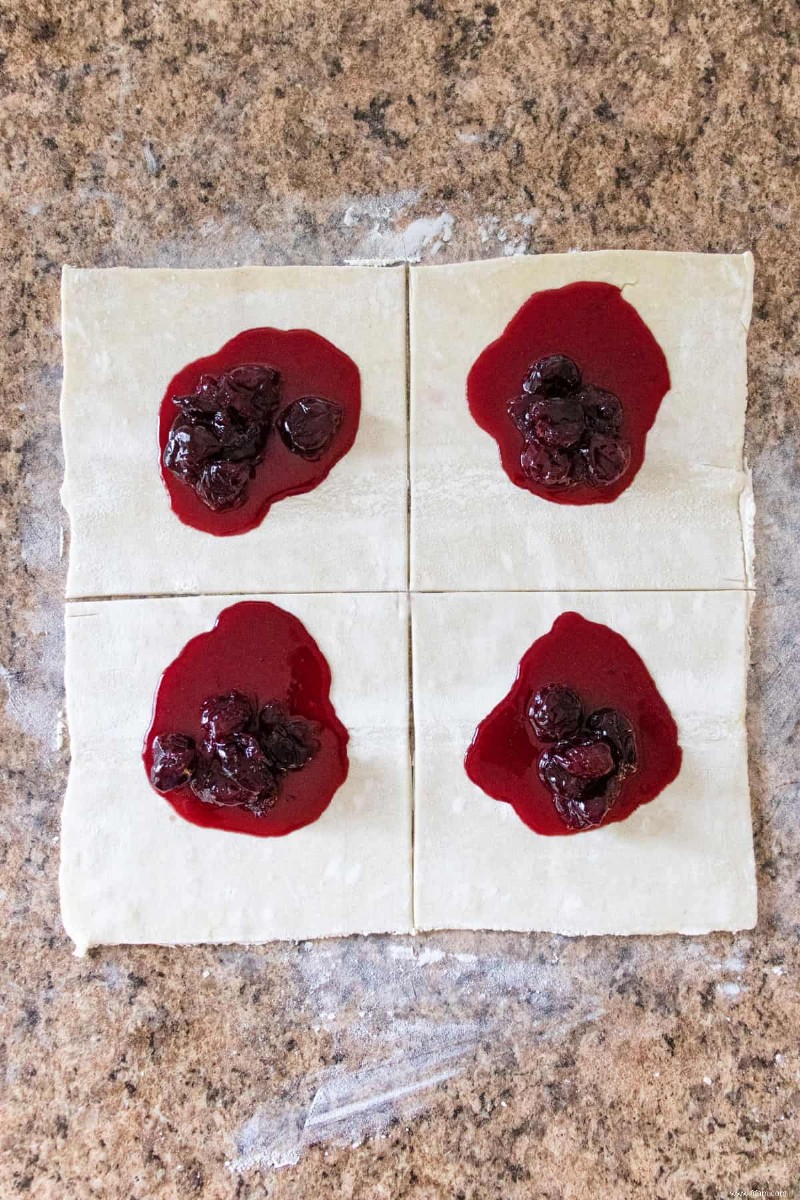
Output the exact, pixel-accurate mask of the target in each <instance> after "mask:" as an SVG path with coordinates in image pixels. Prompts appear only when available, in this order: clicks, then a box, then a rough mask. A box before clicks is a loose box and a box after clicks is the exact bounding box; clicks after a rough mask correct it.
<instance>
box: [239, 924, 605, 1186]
mask: <svg viewBox="0 0 800 1200" xmlns="http://www.w3.org/2000/svg"><path fill="white" fill-rule="evenodd" d="M353 949H354V948H353V947H348V946H347V944H344V943H343V944H341V945H338V944H337V945H333V946H331V945H325V944H322V945H314V944H312V943H303V944H301V945H300V946H299V947H297V948H296V949H295V950H293V951H291V952H290V951H287V954H288V953H291V961H292V964H293V966H294V967H295V969H296V970H297V971H298V972H299V975H300V980H301V983H302V987H301V994H302V995H303V996H304V998H305V999H304V1006H305V1010H306V1011H305V1013H304V1016H305V1018H306V1019H307V1020H308V1024H309V1027H310V1028H311V1029H312V1030H313V1031H314V1032H315V1033H317V1034H321V1035H323V1036H326V1037H328V1038H330V1039H331V1049H332V1050H335V1051H337V1052H338V1053H339V1054H340V1055H341V1056H342V1057H343V1058H344V1059H353V1058H354V1059H355V1060H356V1065H355V1066H353V1067H348V1066H347V1065H342V1066H337V1067H334V1068H332V1069H331V1070H328V1071H324V1072H322V1073H321V1074H319V1075H315V1076H313V1077H311V1078H309V1079H306V1080H303V1081H300V1082H299V1083H298V1084H297V1086H296V1088H295V1089H294V1090H293V1091H292V1093H291V1094H290V1095H289V1096H288V1097H282V1098H280V1099H279V1098H277V1097H276V1098H272V1099H270V1100H267V1101H265V1103H263V1104H261V1105H260V1106H259V1107H258V1108H257V1109H256V1110H255V1112H254V1113H253V1114H252V1116H251V1117H249V1118H248V1120H247V1121H245V1122H244V1124H243V1125H242V1126H241V1127H240V1128H239V1130H238V1131H237V1133H236V1147H237V1152H236V1155H235V1157H233V1158H232V1159H231V1160H230V1161H229V1163H228V1167H229V1169H230V1170H231V1172H233V1173H235V1174H244V1173H245V1172H247V1171H250V1170H278V1169H280V1168H283V1167H288V1166H294V1165H296V1164H297V1163H298V1162H299V1161H300V1159H301V1158H302V1156H303V1154H304V1152H305V1151H306V1150H307V1149H308V1147H310V1146H313V1145H321V1144H324V1145H326V1146H347V1145H358V1144H360V1143H361V1142H363V1141H365V1140H366V1139H368V1138H373V1137H380V1136H382V1135H383V1134H384V1133H385V1131H386V1130H387V1129H388V1127H389V1126H390V1125H392V1124H393V1123H394V1122H396V1121H398V1120H408V1119H410V1118H411V1117H413V1116H415V1115H418V1114H419V1113H420V1112H422V1111H424V1110H425V1109H427V1108H430V1107H431V1106H432V1105H433V1104H435V1103H436V1100H437V1089H439V1088H440V1087H441V1085H442V1084H444V1083H446V1082H447V1081H448V1080H451V1079H454V1078H455V1077H456V1076H457V1075H459V1074H460V1073H463V1072H465V1071H469V1070H471V1069H473V1068H474V1064H475V1062H476V1056H477V1054H478V1051H479V1050H480V1053H481V1059H480V1061H481V1062H482V1063H483V1064H484V1065H486V1063H489V1065H490V1066H491V1064H492V1063H493V1062H494V1063H497V1064H499V1063H500V1062H501V1061H502V1058H503V1056H504V1055H505V1054H506V1053H507V1052H508V1051H509V1048H511V1047H512V1046H513V1044H514V1042H515V1040H516V1039H517V1038H519V1037H522V1038H528V1037H536V1039H537V1040H540V1041H541V1040H544V1039H550V1038H556V1039H563V1038H564V1037H565V1036H566V1035H567V1033H568V1032H569V1031H570V1030H572V1029H575V1028H576V1027H579V1026H582V1025H585V1024H587V1023H590V1022H594V1021H598V1020H600V1019H601V1018H602V1017H603V1016H604V1013H605V1010H604V1008H603V1006H602V1003H601V999H602V996H603V988H602V986H599V987H598V989H597V990H596V991H594V992H593V991H591V990H590V989H585V990H584V991H582V992H581V993H580V994H576V993H575V992H574V989H573V988H572V985H571V982H570V980H569V978H568V977H567V976H566V975H565V972H563V971H562V970H561V969H560V967H559V961H558V957H557V954H552V955H551V956H549V957H548V958H547V959H545V960H542V958H541V957H539V956H537V957H535V958H534V957H532V958H514V957H506V956H503V955H502V954H487V955H478V954H471V953H466V952H459V951H454V952H450V951H447V950H444V949H442V948H440V947H438V946H436V945H431V944H422V945H420V944H418V943H415V942H412V941H408V940H402V941H395V940H391V939H387V940H386V941H385V942H384V949H383V952H382V953H381V954H380V955H379V956H377V957H376V956H374V955H369V956H366V955H365V956H361V955H359V954H357V953H355V954H354V953H352V950H353ZM231 961H233V960H231ZM254 968H255V964H254ZM429 972H431V973H435V977H436V987H437V990H439V991H442V990H444V991H446V992H447V993H448V994H451V995H452V996H453V997H454V998H457V1006H458V1016H457V1017H454V1019H452V1020H446V1019H443V1020H436V1019H433V1018H430V1017H428V1016H424V1015H421V1014H420V997H424V996H425V994H426V985H427V982H428V979H429V978H430V976H429V975H428V973H429ZM354 991H357V992H359V993H360V994H362V995H364V996H368V997H369V1000H368V1001H367V1002H366V1005H365V1007H362V1008H360V1009H359V1010H358V1012H357V1013H354V1012H353V1010H352V994H353V992H354ZM363 1003H364V1002H363V1001H362V1004H363ZM304 1092H305V1093H306V1094H305V1095H304V1094H303V1093H304Z"/></svg>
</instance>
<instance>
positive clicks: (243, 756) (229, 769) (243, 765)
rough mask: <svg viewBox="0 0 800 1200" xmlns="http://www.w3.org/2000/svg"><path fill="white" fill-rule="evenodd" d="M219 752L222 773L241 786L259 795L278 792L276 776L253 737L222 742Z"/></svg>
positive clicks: (242, 736) (237, 736)
mask: <svg viewBox="0 0 800 1200" xmlns="http://www.w3.org/2000/svg"><path fill="white" fill-rule="evenodd" d="M216 752H217V758H218V759H219V761H220V764H221V766H222V770H223V771H224V772H225V774H226V775H227V777H228V778H229V779H232V780H233V781H234V782H235V783H237V784H238V785H239V786H240V787H242V788H244V789H245V790H246V791H248V792H252V793H253V794H254V795H257V796H274V795H275V794H276V793H277V790H278V789H277V783H276V781H275V776H274V774H273V772H272V771H271V770H270V766H269V763H268V762H267V758H266V755H265V754H264V751H263V750H262V748H261V744H260V742H259V740H258V738H256V737H255V736H254V735H253V734H251V733H237V734H236V735H235V737H233V738H232V739H231V740H230V741H229V742H220V743H219V745H218V746H217V748H216Z"/></svg>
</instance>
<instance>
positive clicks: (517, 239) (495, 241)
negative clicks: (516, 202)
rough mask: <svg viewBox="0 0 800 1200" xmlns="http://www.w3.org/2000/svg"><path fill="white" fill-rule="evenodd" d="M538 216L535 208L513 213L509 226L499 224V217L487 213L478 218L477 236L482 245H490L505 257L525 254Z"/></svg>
mask: <svg viewBox="0 0 800 1200" xmlns="http://www.w3.org/2000/svg"><path fill="white" fill-rule="evenodd" d="M538 218H539V213H538V210H537V209H535V208H534V209H531V210H530V212H527V213H522V212H519V213H515V214H514V217H513V219H512V223H511V224H510V226H509V225H503V224H501V222H500V218H499V217H495V216H492V215H491V214H490V213H487V214H486V215H485V216H483V217H480V218H479V219H478V237H479V238H480V240H481V242H482V243H483V245H484V246H491V247H492V248H493V249H495V251H499V252H500V254H502V255H504V256H506V257H511V256H513V255H516V254H527V253H528V250H529V249H530V241H531V236H532V232H531V231H532V230H533V227H534V226H535V224H536V222H537V220H538Z"/></svg>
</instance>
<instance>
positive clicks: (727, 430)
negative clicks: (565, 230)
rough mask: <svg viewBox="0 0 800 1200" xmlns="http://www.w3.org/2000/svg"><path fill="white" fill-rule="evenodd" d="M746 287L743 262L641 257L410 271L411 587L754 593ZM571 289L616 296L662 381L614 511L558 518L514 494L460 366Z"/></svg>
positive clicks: (590, 509)
mask: <svg viewBox="0 0 800 1200" xmlns="http://www.w3.org/2000/svg"><path fill="white" fill-rule="evenodd" d="M752 277H753V260H752V256H751V255H750V254H741V255H711V254H670V253H650V252H639V251H603V252H599V253H591V254H553V255H542V256H536V257H529V258H513V259H501V260H495V261H489V262H475V263H464V264H460V265H457V266H442V267H414V268H412V270H411V292H410V329H411V489H412V490H411V581H412V587H413V588H415V589H418V590H423V591H430V590H442V591H444V590H456V591H457V590H467V589H469V590H472V589H509V590H514V589H523V590H524V589H527V590H549V589H553V588H578V589H581V588H586V589H614V590H625V589H628V588H656V589H661V588H689V589H695V588H697V589H703V588H730V587H750V586H752V567H751V559H752V549H751V544H750V539H751V528H752V492H751V488H750V480H749V475H748V473H747V472H746V470H745V469H744V466H743V461H742V445H743V437H744V414H745V407H746V402H747V375H746V338H747V328H748V325H749V321H750V310H751V307H752ZM578 280H603V281H605V282H607V283H612V284H616V285H617V286H620V287H623V291H624V296H625V299H626V300H628V301H629V302H630V303H631V304H632V305H633V306H634V308H636V309H637V311H638V312H639V314H640V315H641V317H642V318H643V320H644V321H646V322H647V324H648V325H649V327H650V329H651V331H652V332H653V334H654V336H655V337H656V339H657V341H658V342H659V344H660V345H661V348H662V349H663V351H664V353H665V354H666V357H667V362H668V365H669V370H670V376H671V380H672V390H671V391H670V392H669V393H668V394H667V396H666V397H665V398H664V400H663V401H662V404H661V408H660V410H659V413H658V416H657V418H656V422H655V425H654V427H653V428H652V429H651V430H650V433H649V434H648V437H647V449H646V455H645V461H644V465H643V467H642V469H641V470H640V472H639V474H638V475H637V477H636V479H635V480H634V482H633V484H632V485H631V487H630V488H628V489H627V491H625V492H624V493H623V494H622V495H621V496H620V497H619V498H618V499H617V500H615V501H614V502H613V504H609V505H605V504H598V505H590V506H580V507H572V506H569V505H559V504H553V503H551V502H550V501H547V500H541V499H539V498H538V497H536V496H533V495H531V494H530V493H529V492H527V491H524V490H522V489H520V488H517V487H515V486H514V485H513V484H512V483H511V482H510V480H509V479H508V476H507V475H506V474H505V472H504V470H503V468H502V466H501V464H500V457H499V451H498V448H497V445H496V443H495V441H494V440H493V439H492V438H491V437H489V435H488V434H487V433H485V432H484V431H483V430H482V429H480V428H479V427H478V425H477V424H476V423H475V421H474V420H473V419H472V417H471V415H470V412H469V409H468V407H467V401H466V379H467V375H468V373H469V370H470V367H471V366H472V364H473V362H474V361H475V359H476V358H477V357H478V355H479V354H480V353H481V351H482V350H484V349H485V347H486V346H487V345H489V343H490V342H492V341H494V340H495V339H496V338H497V337H499V336H500V334H501V333H502V332H503V330H504V329H505V327H506V325H507V324H508V322H509V321H510V319H511V318H512V317H513V316H514V314H515V313H516V312H517V310H518V309H519V308H520V306H521V305H522V304H523V303H524V301H525V300H527V299H528V297H529V296H530V295H531V294H532V293H533V292H535V291H540V290H543V289H546V288H554V287H561V286H563V285H564V284H568V283H574V282H576V281H578ZM554 349H558V347H554ZM740 505H741V506H742V508H743V510H744V514H745V520H744V522H743V521H742V519H740Z"/></svg>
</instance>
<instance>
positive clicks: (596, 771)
mask: <svg viewBox="0 0 800 1200" xmlns="http://www.w3.org/2000/svg"><path fill="white" fill-rule="evenodd" d="M555 761H556V762H557V763H558V765H559V766H560V767H563V768H564V770H565V771H567V772H568V773H569V774H570V775H576V776H577V777H578V778H579V779H602V778H603V776H604V775H610V774H611V773H612V771H615V770H616V763H615V761H614V755H613V754H612V753H611V748H610V746H609V745H608V744H607V743H606V742H603V741H597V740H596V739H592V738H583V739H581V740H579V741H576V742H574V743H573V744H572V745H557V746H556V749H555Z"/></svg>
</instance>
